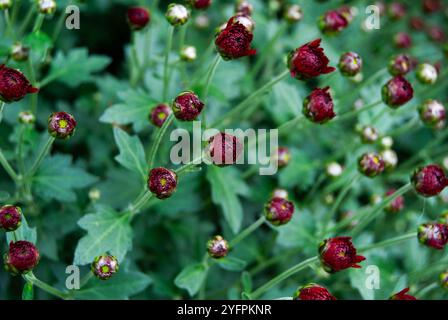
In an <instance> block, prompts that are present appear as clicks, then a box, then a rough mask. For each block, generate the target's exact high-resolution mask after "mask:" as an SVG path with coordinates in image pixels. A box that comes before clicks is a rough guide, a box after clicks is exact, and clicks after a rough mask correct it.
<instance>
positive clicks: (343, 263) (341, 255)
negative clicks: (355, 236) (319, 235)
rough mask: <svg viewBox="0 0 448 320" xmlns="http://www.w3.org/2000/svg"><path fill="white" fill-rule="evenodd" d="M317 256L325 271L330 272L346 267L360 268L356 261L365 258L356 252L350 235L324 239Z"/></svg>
mask: <svg viewBox="0 0 448 320" xmlns="http://www.w3.org/2000/svg"><path fill="white" fill-rule="evenodd" d="M319 257H320V261H321V263H322V265H323V267H324V269H325V271H327V272H330V273H332V272H338V271H341V270H344V269H347V268H361V266H359V265H358V263H359V262H361V261H364V260H365V259H366V258H365V257H363V256H358V255H357V254H356V248H355V247H354V246H353V243H352V238H351V237H336V238H330V239H327V240H324V241H323V242H322V243H321V244H320V245H319Z"/></svg>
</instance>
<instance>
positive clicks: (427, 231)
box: [418, 222, 448, 250]
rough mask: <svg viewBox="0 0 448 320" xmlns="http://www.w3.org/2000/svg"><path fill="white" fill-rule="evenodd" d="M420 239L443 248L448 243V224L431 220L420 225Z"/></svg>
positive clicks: (431, 245)
mask: <svg viewBox="0 0 448 320" xmlns="http://www.w3.org/2000/svg"><path fill="white" fill-rule="evenodd" d="M418 241H420V243H422V244H424V245H426V246H428V247H432V248H434V249H438V250H441V249H443V247H444V246H445V245H446V244H447V243H448V225H446V224H442V223H437V222H429V223H423V224H421V225H420V226H419V227H418Z"/></svg>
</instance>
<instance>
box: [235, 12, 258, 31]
mask: <svg viewBox="0 0 448 320" xmlns="http://www.w3.org/2000/svg"><path fill="white" fill-rule="evenodd" d="M231 23H232V24H234V23H240V24H242V25H243V26H245V27H246V29H247V30H248V31H249V32H254V30H255V21H254V19H252V18H251V16H249V15H245V14H236V15H235V16H233V17H232V18H231Z"/></svg>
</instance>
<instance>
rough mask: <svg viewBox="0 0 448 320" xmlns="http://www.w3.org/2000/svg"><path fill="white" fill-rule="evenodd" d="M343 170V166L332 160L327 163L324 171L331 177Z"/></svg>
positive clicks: (338, 174)
mask: <svg viewBox="0 0 448 320" xmlns="http://www.w3.org/2000/svg"><path fill="white" fill-rule="evenodd" d="M343 171H344V168H343V167H342V166H341V165H340V164H339V163H337V162H334V161H333V162H330V163H329V164H327V167H326V173H327V176H329V177H331V178H337V177H339V176H340V175H341V174H342V172H343Z"/></svg>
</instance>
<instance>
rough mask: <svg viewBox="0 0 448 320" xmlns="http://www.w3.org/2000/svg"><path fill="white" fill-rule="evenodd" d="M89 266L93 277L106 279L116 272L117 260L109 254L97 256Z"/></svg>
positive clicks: (117, 267)
mask: <svg viewBox="0 0 448 320" xmlns="http://www.w3.org/2000/svg"><path fill="white" fill-rule="evenodd" d="M90 268H91V270H92V272H93V274H94V275H95V277H97V278H98V279H100V280H108V279H110V278H111V277H112V276H113V275H114V274H115V273H117V272H118V269H119V266H118V260H117V258H116V257H114V256H111V255H102V256H98V257H96V258H95V259H94V260H93V262H92V265H91V267H90Z"/></svg>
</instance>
